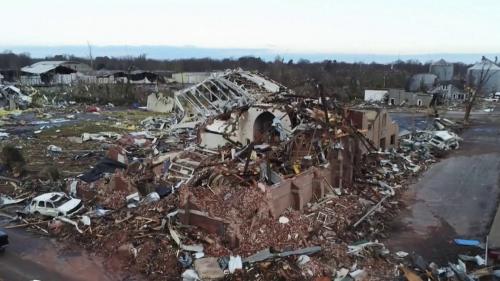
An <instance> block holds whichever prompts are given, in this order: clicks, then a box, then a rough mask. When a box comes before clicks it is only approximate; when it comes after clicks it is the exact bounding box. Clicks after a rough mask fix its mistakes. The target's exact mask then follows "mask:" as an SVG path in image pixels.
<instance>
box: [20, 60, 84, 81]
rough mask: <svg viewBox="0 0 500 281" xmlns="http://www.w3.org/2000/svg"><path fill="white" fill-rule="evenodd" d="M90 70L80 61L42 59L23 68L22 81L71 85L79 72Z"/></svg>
mask: <svg viewBox="0 0 500 281" xmlns="http://www.w3.org/2000/svg"><path fill="white" fill-rule="evenodd" d="M90 70H91V69H90V67H89V66H88V65H86V64H84V63H79V62H72V61H40V62H37V63H34V64H32V65H29V66H25V67H23V68H21V77H20V82H21V84H24V85H31V86H50V85H69V84H72V83H74V82H75V81H77V80H78V78H77V73H83V72H88V71H90Z"/></svg>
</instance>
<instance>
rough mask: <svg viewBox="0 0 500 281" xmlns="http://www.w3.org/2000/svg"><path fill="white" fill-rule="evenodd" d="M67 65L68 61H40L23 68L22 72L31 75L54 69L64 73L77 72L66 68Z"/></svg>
mask: <svg viewBox="0 0 500 281" xmlns="http://www.w3.org/2000/svg"><path fill="white" fill-rule="evenodd" d="M65 63H67V61H40V62H37V63H34V64H32V65H28V66H25V67H23V68H21V71H22V72H25V73H30V74H42V73H47V72H49V71H51V70H54V69H61V70H63V71H64V73H66V72H67V73H73V72H76V71H75V70H73V69H71V68H69V67H66V66H64V64H65Z"/></svg>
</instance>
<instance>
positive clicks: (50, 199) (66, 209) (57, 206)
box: [27, 192, 83, 217]
mask: <svg viewBox="0 0 500 281" xmlns="http://www.w3.org/2000/svg"><path fill="white" fill-rule="evenodd" d="M82 209H83V203H82V200H80V199H76V198H72V197H70V196H68V195H66V193H64V192H49V193H45V194H42V195H39V196H37V197H35V198H33V200H31V203H30V204H29V205H28V206H27V212H28V213H30V214H34V215H43V216H48V217H59V216H64V217H71V216H73V215H75V214H77V213H79V212H80V211H81V210H82Z"/></svg>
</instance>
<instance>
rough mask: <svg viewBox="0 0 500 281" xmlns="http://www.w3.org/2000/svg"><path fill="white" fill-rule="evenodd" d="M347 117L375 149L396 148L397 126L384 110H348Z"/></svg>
mask: <svg viewBox="0 0 500 281" xmlns="http://www.w3.org/2000/svg"><path fill="white" fill-rule="evenodd" d="M347 116H348V118H349V120H350V121H351V122H352V123H353V125H354V126H355V127H356V128H357V129H358V130H360V131H361V132H363V134H364V135H365V136H366V137H367V138H368V139H369V140H370V142H371V143H372V144H373V146H374V147H375V148H376V149H381V150H386V149H391V148H396V147H397V145H398V135H399V126H398V124H397V123H396V122H394V121H392V119H391V117H390V116H389V113H388V112H387V110H386V109H384V108H363V109H350V110H348V115H347Z"/></svg>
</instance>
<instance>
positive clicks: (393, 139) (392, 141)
mask: <svg viewBox="0 0 500 281" xmlns="http://www.w3.org/2000/svg"><path fill="white" fill-rule="evenodd" d="M395 144H396V136H395V135H391V145H395Z"/></svg>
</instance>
